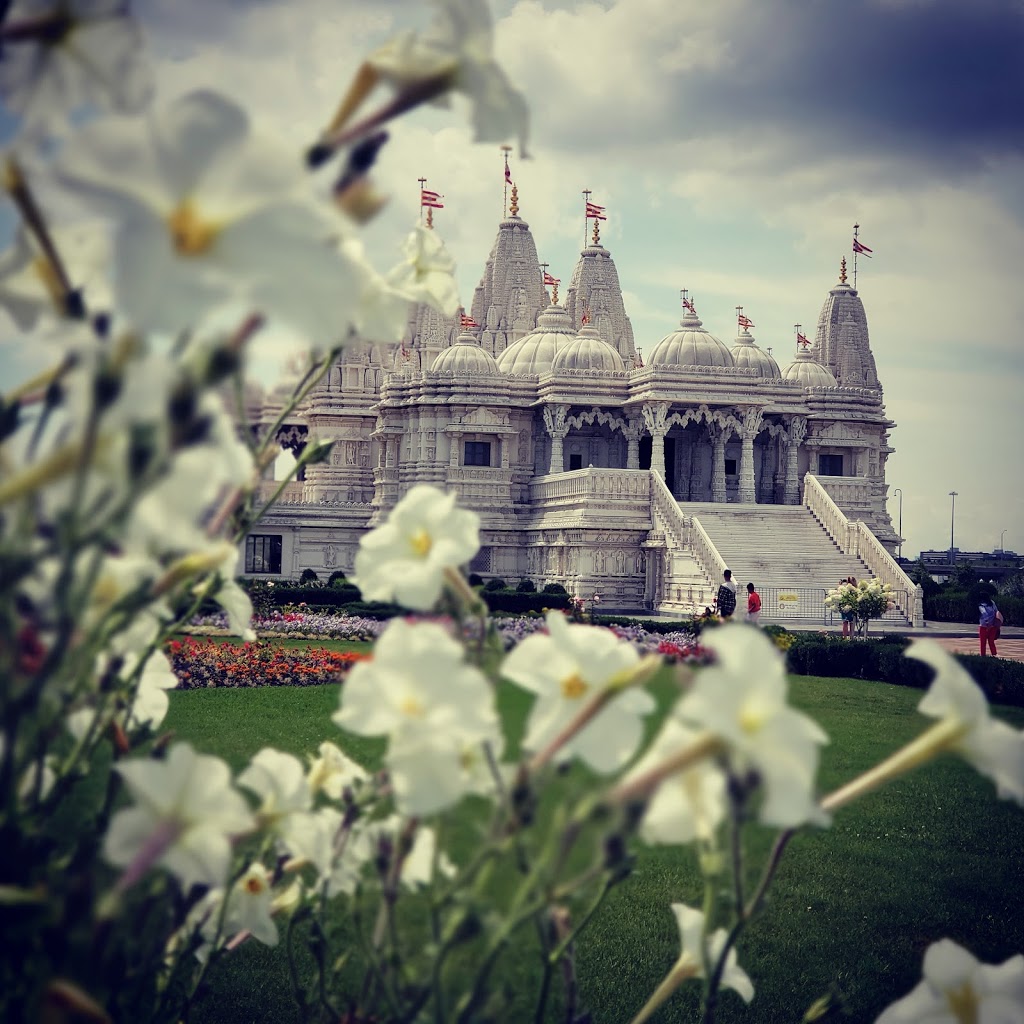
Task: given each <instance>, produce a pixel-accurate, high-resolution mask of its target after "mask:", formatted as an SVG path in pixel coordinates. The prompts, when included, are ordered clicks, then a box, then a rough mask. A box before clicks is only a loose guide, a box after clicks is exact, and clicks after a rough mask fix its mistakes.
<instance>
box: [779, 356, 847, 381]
mask: <svg viewBox="0 0 1024 1024" xmlns="http://www.w3.org/2000/svg"><path fill="white" fill-rule="evenodd" d="M782 376H783V377H784V378H785V379H786V380H791V381H793V383H794V384H802V385H803V386H804V387H805V388H834V387H835V386H836V379H835V377H833V376H832V373H831V371H830V370H829V369H828V368H827V367H825V366H822V365H821V363H819V362H817V361H816V360H815V358H814V356H812V355H811V354H810V352H797V354H796V358H795V359H794V360H793V362H791V363H790V364H789V366H787V367H786V369H785V370H784V371H783V373H782Z"/></svg>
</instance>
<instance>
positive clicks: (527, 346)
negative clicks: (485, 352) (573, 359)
mask: <svg viewBox="0 0 1024 1024" xmlns="http://www.w3.org/2000/svg"><path fill="white" fill-rule="evenodd" d="M575 334H576V329H575V328H574V327H573V325H572V319H571V318H570V316H569V314H568V313H567V312H566V311H565V310H564V309H563V308H562V307H561V306H548V308H547V309H546V310H544V312H543V313H541V315H540V316H539V317H538V318H537V326H536V327H535V328H534V329H533V330H532V331H531V332H530V333H529V334H527V335H524V336H523V337H522V338H520V339H519V340H518V341H517V342H515V344H512V345H509V347H508V348H507V349H505V351H504V352H502V353H501V355H500V356H499V357H498V369H499V370H501V372H502V373H546V372H547V371H548V370H550V369H551V364H552V363H553V362H554V359H555V354H556V353H557V352H558V350H559V349H560V348H562V347H563V346H564V345H565V344H566V343H567V342H568V341H569V340H570V339H571V338H572V337H573V336H574V335H575Z"/></svg>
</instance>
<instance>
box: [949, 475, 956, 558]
mask: <svg viewBox="0 0 1024 1024" xmlns="http://www.w3.org/2000/svg"><path fill="white" fill-rule="evenodd" d="M957 493H958V492H957V491H950V492H949V496H950V497H951V498H952V499H953V506H952V508H951V509H950V511H949V564H950V566H954V565H956V562H955V561H954V558H953V552H954V551H955V550H956V545H955V544H954V543H953V525H954V523H956V496H957Z"/></svg>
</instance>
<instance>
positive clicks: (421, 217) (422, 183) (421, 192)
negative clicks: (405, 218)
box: [419, 178, 427, 224]
mask: <svg viewBox="0 0 1024 1024" xmlns="http://www.w3.org/2000/svg"><path fill="white" fill-rule="evenodd" d="M419 183H420V223H421V224H422V223H423V186H424V185H426V183H427V179H426V178H420V179H419Z"/></svg>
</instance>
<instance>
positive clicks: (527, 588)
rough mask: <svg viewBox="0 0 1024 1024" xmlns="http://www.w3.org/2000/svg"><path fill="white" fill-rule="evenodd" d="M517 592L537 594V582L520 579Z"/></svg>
mask: <svg viewBox="0 0 1024 1024" xmlns="http://www.w3.org/2000/svg"><path fill="white" fill-rule="evenodd" d="M516 593H517V594H536V593H537V584H536V583H534V582H533V580H526V579H523V580H520V581H519V582H518V583H517V584H516Z"/></svg>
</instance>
